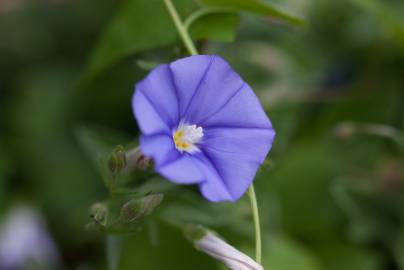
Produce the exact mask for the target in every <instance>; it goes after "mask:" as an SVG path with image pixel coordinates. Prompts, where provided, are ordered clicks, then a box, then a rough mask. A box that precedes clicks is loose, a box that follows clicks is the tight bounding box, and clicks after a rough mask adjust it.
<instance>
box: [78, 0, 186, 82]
mask: <svg viewBox="0 0 404 270" xmlns="http://www.w3.org/2000/svg"><path fill="white" fill-rule="evenodd" d="M175 5H176V8H177V9H178V11H179V13H180V14H184V13H186V11H187V10H189V9H191V8H192V7H193V4H192V2H191V1H188V0H178V1H175ZM177 40H178V35H177V32H176V29H175V26H174V24H173V22H172V20H171V18H170V16H169V14H168V12H167V10H166V7H165V6H164V2H163V1H160V0H128V1H125V2H123V3H122V5H121V7H120V8H119V10H118V11H117V13H116V14H115V16H114V18H113V19H112V20H111V21H110V23H109V24H108V26H107V27H106V29H105V30H104V32H103V33H102V35H101V37H100V40H99V42H98V44H97V45H96V47H95V49H94V51H93V52H92V54H91V56H90V62H89V65H88V67H87V70H86V71H85V74H84V78H85V79H87V78H89V79H91V78H93V77H94V76H97V75H98V74H99V73H101V72H103V71H105V70H106V69H107V68H108V67H110V66H112V65H114V64H116V63H117V62H119V61H120V60H121V59H123V58H125V57H127V56H129V55H132V54H135V53H138V52H141V51H144V50H149V49H155V48H158V47H163V46H167V45H169V44H173V43H174V42H176V41H177Z"/></svg>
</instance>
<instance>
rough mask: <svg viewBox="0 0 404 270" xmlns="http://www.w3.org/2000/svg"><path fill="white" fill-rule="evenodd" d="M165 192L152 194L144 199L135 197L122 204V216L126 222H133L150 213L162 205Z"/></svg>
mask: <svg viewBox="0 0 404 270" xmlns="http://www.w3.org/2000/svg"><path fill="white" fill-rule="evenodd" d="M162 200H163V194H152V195H148V196H146V197H144V198H142V199H133V200H130V201H128V202H127V203H125V204H124V205H123V206H122V209H121V217H122V218H123V219H124V220H125V221H126V222H132V221H135V220H138V219H141V218H143V217H145V216H148V215H150V214H151V213H152V212H153V210H154V209H155V208H156V207H157V206H158V205H160V203H161V201H162Z"/></svg>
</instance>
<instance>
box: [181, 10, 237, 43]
mask: <svg viewBox="0 0 404 270" xmlns="http://www.w3.org/2000/svg"><path fill="white" fill-rule="evenodd" d="M239 22H240V17H239V15H238V14H235V13H230V12H223V11H222V12H217V13H207V14H204V15H202V16H201V17H199V18H197V19H196V20H194V21H193V22H192V24H191V25H190V28H189V31H190V34H191V36H192V38H194V39H211V40H216V41H223V42H231V41H233V40H234V38H235V36H236V28H237V26H238V24H239Z"/></svg>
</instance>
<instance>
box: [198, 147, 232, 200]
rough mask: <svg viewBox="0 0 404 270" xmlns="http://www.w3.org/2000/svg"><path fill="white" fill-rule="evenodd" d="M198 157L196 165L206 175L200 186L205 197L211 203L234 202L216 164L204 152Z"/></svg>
mask: <svg viewBox="0 0 404 270" xmlns="http://www.w3.org/2000/svg"><path fill="white" fill-rule="evenodd" d="M196 157H197V159H196V160H195V164H196V165H197V166H198V168H199V170H200V172H201V173H202V174H203V175H204V180H205V181H203V182H201V183H200V184H199V188H200V191H201V193H202V194H203V196H204V197H205V198H206V199H208V200H209V201H211V202H222V201H233V198H232V196H231V194H230V193H229V191H228V187H226V185H225V182H224V181H223V179H222V177H221V175H220V172H219V171H218V170H217V168H216V167H215V166H216V165H215V163H213V162H212V161H211V160H210V159H209V158H208V157H206V155H205V154H204V153H202V152H201V153H198V154H197V155H196Z"/></svg>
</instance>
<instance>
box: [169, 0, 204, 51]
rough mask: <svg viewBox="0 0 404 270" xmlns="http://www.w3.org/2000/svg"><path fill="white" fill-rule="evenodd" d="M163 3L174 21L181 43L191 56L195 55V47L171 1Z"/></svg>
mask: <svg viewBox="0 0 404 270" xmlns="http://www.w3.org/2000/svg"><path fill="white" fill-rule="evenodd" d="M164 3H165V4H166V7H167V10H168V12H169V13H170V15H171V17H172V19H173V21H174V24H175V27H176V28H177V31H178V34H179V35H180V37H181V39H182V42H184V45H185V47H186V48H187V50H188V51H189V53H190V54H191V55H197V54H198V51H197V50H196V48H195V45H194V43H193V42H192V39H191V37H190V35H189V33H188V31H187V29H186V28H185V26H184V23H183V22H182V21H181V18H180V16H179V15H178V12H177V10H176V9H175V6H174V5H173V3H172V2H171V0H164Z"/></svg>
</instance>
